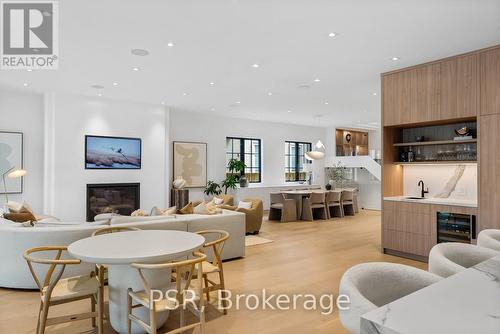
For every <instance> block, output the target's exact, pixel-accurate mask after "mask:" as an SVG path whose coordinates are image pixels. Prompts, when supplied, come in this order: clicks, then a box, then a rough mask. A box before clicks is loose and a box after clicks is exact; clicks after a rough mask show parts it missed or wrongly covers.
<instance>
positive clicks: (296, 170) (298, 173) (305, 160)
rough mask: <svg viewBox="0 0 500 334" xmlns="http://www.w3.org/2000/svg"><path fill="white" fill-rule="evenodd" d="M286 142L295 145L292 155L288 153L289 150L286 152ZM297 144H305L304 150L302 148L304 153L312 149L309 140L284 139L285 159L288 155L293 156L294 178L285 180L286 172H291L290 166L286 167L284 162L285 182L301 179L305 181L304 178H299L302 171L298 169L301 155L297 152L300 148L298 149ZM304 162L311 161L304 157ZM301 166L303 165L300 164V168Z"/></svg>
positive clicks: (308, 162)
mask: <svg viewBox="0 0 500 334" xmlns="http://www.w3.org/2000/svg"><path fill="white" fill-rule="evenodd" d="M287 144H294V145H295V147H296V149H295V154H294V155H292V154H289V152H286V145H287ZM299 144H302V145H305V146H306V147H305V150H304V153H305V152H308V151H311V150H312V143H310V142H304V141H296V140H285V160H286V159H288V157H290V156H292V157H295V178H294V179H293V180H287V177H286V176H287V173H291V169H292V167H287V166H286V163H285V182H302V181H306V179H305V178H304V179H301V178H300V174H301V173H303V172H304V171H303V170H300V168H299V166H300V158H301V155H300V154H299V152H300V150H299ZM304 163H305V164H310V163H312V162H311V161H309V160H307V159H306V158H305V157H304ZM303 166H304V165H302V168H303ZM287 169H288V170H287Z"/></svg>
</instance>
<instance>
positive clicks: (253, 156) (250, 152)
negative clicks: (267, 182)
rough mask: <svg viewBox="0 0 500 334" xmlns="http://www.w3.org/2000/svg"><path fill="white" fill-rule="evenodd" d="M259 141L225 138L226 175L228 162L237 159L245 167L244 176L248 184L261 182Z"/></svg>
mask: <svg viewBox="0 0 500 334" xmlns="http://www.w3.org/2000/svg"><path fill="white" fill-rule="evenodd" d="M260 148H261V145H260V139H251V138H236V137H226V174H228V173H229V170H228V169H227V165H228V164H229V160H231V159H238V160H240V161H243V163H244V164H245V165H246V168H245V172H244V173H242V175H245V176H246V178H247V180H248V182H251V183H257V182H261V173H260V170H261V155H260Z"/></svg>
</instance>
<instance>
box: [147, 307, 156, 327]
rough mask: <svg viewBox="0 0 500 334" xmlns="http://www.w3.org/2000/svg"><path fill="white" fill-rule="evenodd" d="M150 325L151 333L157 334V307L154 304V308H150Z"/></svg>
mask: <svg viewBox="0 0 500 334" xmlns="http://www.w3.org/2000/svg"><path fill="white" fill-rule="evenodd" d="M149 326H150V327H151V334H156V333H157V329H156V308H155V307H154V306H153V309H152V310H149Z"/></svg>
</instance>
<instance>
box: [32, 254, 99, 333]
mask: <svg viewBox="0 0 500 334" xmlns="http://www.w3.org/2000/svg"><path fill="white" fill-rule="evenodd" d="M63 251H67V247H65V246H45V247H35V248H30V249H28V250H26V251H25V252H24V255H23V256H24V259H25V260H26V262H27V263H28V267H29V269H30V271H31V274H32V275H33V279H34V280H35V283H36V285H37V286H38V288H39V290H40V299H41V300H40V309H39V310H38V323H37V329H36V333H37V334H43V333H45V328H46V327H47V326H51V325H57V324H62V323H66V322H71V321H79V320H85V319H92V327H93V328H95V327H96V320H97V329H98V333H99V334H102V314H103V307H102V305H103V302H102V299H103V295H102V294H101V293H100V291H101V290H100V288H99V281H98V280H97V279H96V277H95V274H94V273H89V274H88V275H81V276H74V277H68V278H64V279H61V277H62V275H63V273H64V270H65V269H66V266H70V265H79V264H81V261H80V260H78V259H61V256H62V252H63ZM54 252H55V253H56V255H55V256H54V257H53V258H50V257H48V256H47V253H49V254H53V253H54ZM34 253H45V256H43V257H34V256H33V255H32V254H34ZM34 263H35V264H38V265H49V266H50V267H49V269H48V271H47V274H46V275H45V277H44V280H43V282H42V281H40V278H39V276H38V275H37V273H36V269H35V268H34V266H33V264H34ZM84 299H90V306H91V312H87V313H80V314H73V315H66V316H59V317H54V318H48V314H49V308H50V306H55V305H61V304H66V303H70V302H74V301H79V300H84ZM96 306H97V308H98V309H97V312H96Z"/></svg>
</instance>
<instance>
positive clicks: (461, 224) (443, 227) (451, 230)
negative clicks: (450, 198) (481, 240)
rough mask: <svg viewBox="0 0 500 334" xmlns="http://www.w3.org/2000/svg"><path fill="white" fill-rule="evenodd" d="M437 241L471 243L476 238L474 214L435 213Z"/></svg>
mask: <svg viewBox="0 0 500 334" xmlns="http://www.w3.org/2000/svg"><path fill="white" fill-rule="evenodd" d="M437 231H438V233H437V242H438V243H441V242H463V243H468V244H469V243H471V240H472V239H476V216H475V215H466V214H460V213H450V212H438V213H437Z"/></svg>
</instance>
